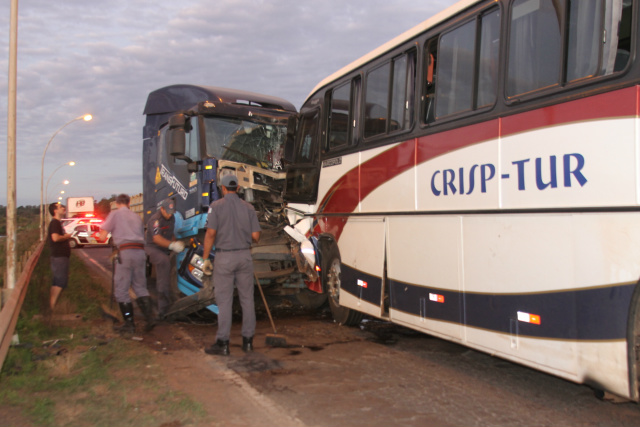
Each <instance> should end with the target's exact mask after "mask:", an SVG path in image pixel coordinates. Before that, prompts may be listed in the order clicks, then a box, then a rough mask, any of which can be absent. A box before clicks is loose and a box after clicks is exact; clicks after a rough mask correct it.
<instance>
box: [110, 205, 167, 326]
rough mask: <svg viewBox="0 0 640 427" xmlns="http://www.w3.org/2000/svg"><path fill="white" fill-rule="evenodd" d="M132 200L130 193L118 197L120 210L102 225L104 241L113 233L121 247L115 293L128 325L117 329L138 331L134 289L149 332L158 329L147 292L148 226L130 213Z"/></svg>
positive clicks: (116, 269)
mask: <svg viewBox="0 0 640 427" xmlns="http://www.w3.org/2000/svg"><path fill="white" fill-rule="evenodd" d="M129 202H130V198H129V196H128V195H126V194H120V195H119V196H117V197H116V208H117V210H115V211H112V212H111V213H110V214H109V216H108V217H107V219H106V220H105V221H104V222H103V223H102V225H101V226H100V228H101V230H100V239H101V240H106V239H107V235H108V233H109V232H111V238H112V239H113V243H114V244H115V245H116V247H117V248H118V252H119V255H118V257H119V260H118V262H116V266H115V272H114V277H113V281H114V294H115V298H116V301H117V302H118V305H119V306H120V311H121V312H122V317H123V318H124V324H123V325H122V326H120V327H119V328H117V329H118V330H119V331H121V332H127V333H133V332H135V323H134V322H133V304H132V303H131V297H130V296H129V289H130V288H131V289H133V292H134V294H135V295H136V301H137V303H138V306H139V307H140V309H141V310H142V313H143V314H144V317H145V319H146V321H147V326H146V328H145V329H146V330H147V331H150V330H151V329H153V326H155V321H154V319H153V315H152V310H151V300H150V298H149V291H148V290H147V278H146V276H145V267H146V263H147V255H146V254H145V252H144V224H143V223H142V220H141V219H140V217H139V216H138V214H136V213H134V212H132V211H130V210H129Z"/></svg>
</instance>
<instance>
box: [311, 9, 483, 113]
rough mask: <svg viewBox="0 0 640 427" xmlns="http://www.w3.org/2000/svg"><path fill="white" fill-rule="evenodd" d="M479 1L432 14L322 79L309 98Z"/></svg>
mask: <svg viewBox="0 0 640 427" xmlns="http://www.w3.org/2000/svg"><path fill="white" fill-rule="evenodd" d="M477 2H478V0H461V1H459V2H458V3H456V4H454V5H451V6H449V7H448V8H446V9H445V10H443V11H442V12H439V13H437V14H436V15H434V16H432V17H431V18H429V19H427V20H426V21H423V22H422V23H420V24H418V25H416V26H415V27H413V28H411V29H410V30H408V31H405V32H404V33H402V34H400V35H399V36H397V37H395V38H393V39H391V40H389V41H388V42H386V43H385V44H383V45H382V46H380V47H378V48H377V49H374V50H372V51H371V52H369V53H367V54H366V55H364V56H362V57H361V58H359V59H357V60H355V61H353V62H352V63H351V64H349V65H347V66H345V67H343V68H341V69H340V70H338V71H336V72H335V73H333V74H331V75H330V76H329V77H327V78H325V79H324V80H322V81H321V82H320V83H318V84H317V85H316V87H314V88H313V90H312V91H311V93H309V95H308V96H307V100H308V99H309V98H311V96H312V95H313V94H315V93H316V92H317V91H318V90H320V89H321V88H322V87H323V86H325V85H327V84H329V83H330V82H332V81H334V80H336V79H338V78H340V77H342V76H343V75H345V74H348V73H350V72H351V71H353V70H355V69H356V68H358V67H359V66H361V65H363V64H365V63H367V62H369V61H371V60H373V59H375V58H377V57H378V56H381V55H383V54H385V53H387V52H388V51H390V50H392V49H393V48H395V47H396V46H398V45H400V44H402V43H404V42H406V41H407V40H411V39H412V38H414V37H415V36H417V35H418V34H421V33H423V32H425V31H426V30H428V29H429V28H431V27H433V26H435V25H437V24H439V23H440V22H442V21H444V20H445V19H448V18H449V17H451V16H454V15H456V14H457V13H459V12H461V11H462V10H464V9H466V8H468V7H469V6H471V5H473V4H475V3H477ZM305 102H306V100H305Z"/></svg>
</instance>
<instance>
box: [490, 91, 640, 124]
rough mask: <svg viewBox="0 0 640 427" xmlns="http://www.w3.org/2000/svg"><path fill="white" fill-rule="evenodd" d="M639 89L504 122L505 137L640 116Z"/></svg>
mask: <svg viewBox="0 0 640 427" xmlns="http://www.w3.org/2000/svg"><path fill="white" fill-rule="evenodd" d="M639 92H640V90H639V87H638V86H633V87H628V88H624V89H620V90H616V91H614V92H608V93H603V94H600V95H595V96H590V97H587V98H582V99H577V100H575V101H570V102H565V103H562V104H557V105H552V106H549V107H544V108H539V109H537V110H532V111H527V112H525V113H520V114H516V115H514V116H507V117H504V118H503V119H502V131H501V134H502V136H508V135H512V134H514V133H519V132H526V131H530V130H533V129H538V128H543V127H548V126H555V125H560V124H565V123H572V122H580V121H587V120H597V119H609V118H617V117H630V116H636V115H638V111H637V108H638V94H639Z"/></svg>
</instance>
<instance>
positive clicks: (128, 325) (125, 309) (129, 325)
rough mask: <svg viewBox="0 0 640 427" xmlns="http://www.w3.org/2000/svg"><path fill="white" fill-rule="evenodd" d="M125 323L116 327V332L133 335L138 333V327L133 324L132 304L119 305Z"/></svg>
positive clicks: (122, 303)
mask: <svg viewBox="0 0 640 427" xmlns="http://www.w3.org/2000/svg"><path fill="white" fill-rule="evenodd" d="M118 305H119V306H120V312H121V313H122V318H123V319H124V322H123V323H122V325H119V326H114V328H113V329H114V330H115V331H117V332H121V333H126V334H133V333H135V332H136V325H135V323H133V304H132V303H130V302H121V303H118Z"/></svg>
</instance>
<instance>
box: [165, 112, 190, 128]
mask: <svg viewBox="0 0 640 427" xmlns="http://www.w3.org/2000/svg"><path fill="white" fill-rule="evenodd" d="M186 123H187V118H186V117H185V116H184V114H176V115H174V116H171V117H169V129H175V128H182V129H184V125H185V124H186Z"/></svg>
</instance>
